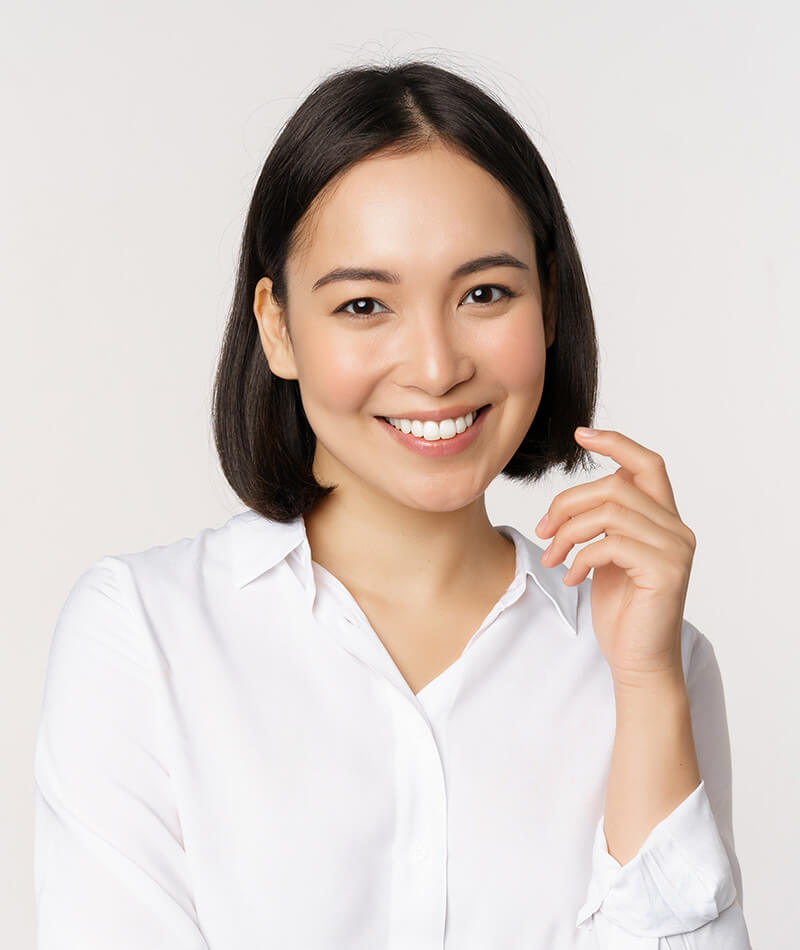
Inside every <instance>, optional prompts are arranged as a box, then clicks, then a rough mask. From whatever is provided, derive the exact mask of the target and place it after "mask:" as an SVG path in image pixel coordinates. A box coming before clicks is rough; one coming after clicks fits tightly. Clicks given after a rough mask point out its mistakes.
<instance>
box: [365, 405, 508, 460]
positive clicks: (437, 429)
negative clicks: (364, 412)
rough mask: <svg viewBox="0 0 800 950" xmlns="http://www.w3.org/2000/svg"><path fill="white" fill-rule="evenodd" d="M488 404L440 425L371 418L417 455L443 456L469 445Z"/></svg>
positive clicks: (442, 421)
mask: <svg viewBox="0 0 800 950" xmlns="http://www.w3.org/2000/svg"><path fill="white" fill-rule="evenodd" d="M490 409H491V405H486V406H481V407H480V409H477V410H475V412H468V413H467V414H466V416H458V417H457V418H455V419H442V420H441V422H433V421H432V420H430V419H429V420H426V421H425V422H422V421H421V420H419V419H387V418H385V417H383V416H376V417H375V418H376V419H377V421H378V422H379V423H380V424H381V426H382V427H383V428H384V429H385V430H386V431H387V433H388V434H389V435H390V436H392V437H394V438H395V439H396V440H397V441H398V442H399V443H400V444H401V445H404V446H405V447H406V448H409V449H411V450H412V451H415V452H417V453H419V454H421V455H428V456H436V457H439V456H445V455H453V454H455V453H456V452H461V451H462V450H463V449H465V448H467V447H468V446H469V445H471V444H472V443H473V442H474V441H475V439H476V438H477V436H478V434H479V432H480V430H481V429H482V428H483V423H484V420H485V417H486V416H487V415H488V414H489V411H490Z"/></svg>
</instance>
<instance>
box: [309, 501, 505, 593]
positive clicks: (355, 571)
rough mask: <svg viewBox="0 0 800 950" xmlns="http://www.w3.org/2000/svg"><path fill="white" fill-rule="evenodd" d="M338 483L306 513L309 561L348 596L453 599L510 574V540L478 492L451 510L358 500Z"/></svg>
mask: <svg viewBox="0 0 800 950" xmlns="http://www.w3.org/2000/svg"><path fill="white" fill-rule="evenodd" d="M343 487H344V486H342V485H340V487H339V488H337V489H336V490H335V491H334V492H333V493H332V494H331V495H329V496H328V497H327V498H323V499H322V500H321V501H320V502H319V503H318V504H317V505H315V506H314V508H313V509H312V510H311V511H310V512H308V513H307V514H306V515H305V518H304V520H305V525H306V534H307V537H308V541H309V546H310V548H311V557H312V559H313V560H314V561H316V562H317V563H318V564H320V565H321V566H322V567H324V568H326V569H327V570H329V571H330V572H331V573H332V574H334V575H335V576H336V577H337V578H339V580H341V581H342V583H343V584H344V585H345V586H346V587H347V588H348V589H350V590H351V591H354V592H359V593H363V594H364V595H365V596H369V597H372V598H377V599H381V600H384V601H385V600H398V601H400V602H405V603H410V604H425V603H439V602H441V601H442V600H447V601H449V600H452V599H453V598H457V597H460V596H462V595H467V596H468V595H469V593H470V592H471V591H474V590H475V589H479V588H481V587H484V586H485V585H486V581H487V573H489V572H494V573H496V572H497V570H498V565H502V568H503V569H504V570H505V571H506V573H507V571H508V565H509V563H511V564H513V558H514V555H513V547H514V546H513V542H511V541H510V540H509V539H507V538H505V537H504V536H503V535H501V534H500V533H499V532H498V531H497V530H496V528H495V527H494V526H493V525H492V524H491V523H490V521H489V518H488V516H487V514H486V507H485V503H484V496H483V494H481V495H480V496H479V497H478V498H476V499H475V500H474V501H473V502H471V503H470V504H469V505H466V506H465V507H464V508H460V509H457V510H455V511H445V512H442V511H423V510H420V509H417V508H408V507H406V506H404V505H399V504H396V505H395V504H391V503H389V504H387V503H386V500H385V499H382V500H381V499H373V500H370V499H367V500H366V501H365V500H364V499H363V498H361V497H359V498H358V499H357V500H356V499H354V498H352V497H351V496H348V494H347V493H346V492H342V488H343Z"/></svg>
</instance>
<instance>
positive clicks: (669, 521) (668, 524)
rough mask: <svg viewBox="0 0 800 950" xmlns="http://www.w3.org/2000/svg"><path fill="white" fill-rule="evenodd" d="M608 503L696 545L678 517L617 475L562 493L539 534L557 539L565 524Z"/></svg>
mask: <svg viewBox="0 0 800 950" xmlns="http://www.w3.org/2000/svg"><path fill="white" fill-rule="evenodd" d="M606 502H616V503H617V504H618V505H620V506H621V507H624V508H629V509H631V510H633V511H638V512H640V513H641V514H642V515H645V516H646V517H647V518H649V519H650V521H652V522H654V523H655V524H657V525H660V526H661V527H662V528H663V529H664V530H666V531H670V532H671V533H673V534H675V535H677V536H678V537H679V538H681V539H683V540H684V541H686V542H688V543H690V544H694V541H695V538H694V533H693V532H692V530H691V529H690V528H689V527H688V526H687V525H685V524H684V523H683V522H682V521H681V520H680V518H679V517H678V515H677V514H676V513H674V512H673V511H671V510H668V509H666V508H664V507H663V506H662V505H660V504H659V503H658V502H656V501H654V500H653V499H652V498H651V497H650V496H649V495H648V494H646V493H645V492H644V491H643V490H642V489H641V488H639V487H638V486H637V485H635V484H634V483H633V482H629V481H626V480H624V479H622V478H620V477H619V475H618V472H614V473H613V474H611V475H605V476H603V478H597V479H595V480H594V481H591V482H585V483H584V484H582V485H573V486H572V487H571V488H567V489H565V490H564V491H562V492H559V494H558V495H556V496H555V498H554V499H553V501H552V502H551V503H550V507H549V508H548V510H547V512H546V513H545V517H546V518H547V522H546V524H545V525H544V526H542V522H539V524H538V525H537V526H536V529H535V530H536V534H538V535H539V537H542V538H546V537H549V536H550V535H555V533H556V532H557V531H558V529H559V528H560V527H561V525H562V524H564V522H566V521H568V520H569V519H571V518H575V517H576V516H577V515H579V514H581V513H582V512H584V511H587V510H589V509H591V508H597V507H600V506H602V505H603V504H605V503H606Z"/></svg>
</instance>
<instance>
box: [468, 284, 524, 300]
mask: <svg viewBox="0 0 800 950" xmlns="http://www.w3.org/2000/svg"><path fill="white" fill-rule="evenodd" d="M487 289H488V290H499V291H500V296H499V297H498V298H497V299H496V300H479V301H478V303H480V304H489V303H497V302H498V301H500V300H505V299H510V298H511V297H516V296H517V295H516V294H515V293H514V292H513V291H511V290H509V289H508V287H504V286H503V285H502V284H480V285H479V286H477V287H473V288H472V290H470V292H469V294H467V297H469V295H470V294H474V293H475V291H476V290H480V291H481V292H485V291H486V290H487Z"/></svg>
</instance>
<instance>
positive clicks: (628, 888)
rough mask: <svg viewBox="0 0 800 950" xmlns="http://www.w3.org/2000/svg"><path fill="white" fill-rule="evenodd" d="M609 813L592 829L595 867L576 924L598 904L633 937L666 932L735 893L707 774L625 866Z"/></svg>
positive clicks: (714, 911) (702, 918) (715, 911)
mask: <svg viewBox="0 0 800 950" xmlns="http://www.w3.org/2000/svg"><path fill="white" fill-rule="evenodd" d="M604 820H605V816H602V817H601V818H600V820H599V821H598V823H597V828H596V831H595V836H594V844H593V848H592V874H591V878H590V881H589V888H588V894H587V899H586V902H585V904H584V905H583V907H581V909H580V911H579V912H578V917H577V926H578V927H581V926H582V925H585V924H587V922H590V921H591V918H592V915H593V914H595V913H597V912H598V911H599V912H600V913H601V914H602V915H603V916H604V917H605V918H606V919H607V920H608V921H610V922H611V923H613V924H615V925H616V926H617V927H620V928H621V929H622V930H624V931H627V932H628V933H630V934H633V935H635V936H640V937H668V936H672V935H673V934H680V933H687V932H688V931H691V930H696V929H697V928H698V927H702V926H703V925H704V924H707V923H709V922H710V921H712V920H714V919H715V918H716V917H718V916H719V915H720V914H721V913H722V911H723V910H725V908H726V907H728V906H729V905H730V904H732V903H733V902H734V900H735V899H736V886H735V884H734V881H733V874H732V872H731V866H730V862H729V860H728V854H727V852H726V850H725V846H724V844H723V842H722V839H721V837H720V834H719V830H718V828H717V824H716V821H715V819H714V815H713V812H712V811H711V803H710V802H709V800H708V795H707V794H706V789H705V782H704V781H701V782H700V784H699V785H698V786H697V788H696V789H695V790H694V791H693V792H692V793H691V794H690V795H689V796H687V798H685V799H684V800H683V801H682V802H681V803H680V805H678V806H677V808H675V810H674V811H672V812H671V813H670V814H669V815H667V817H666V818H664V819H663V820H662V821H660V822H659V823H658V824H657V825H656V826H655V828H653V830H652V831H651V832H650V834H649V835H648V837H647V838H646V839H645V841H644V842H643V844H642V846H641V847H640V848H639V850H638V852H637V853H636V855H635V856H634V857H633V858H631V860H630V861H629V862H628V863H627V864H625V865H621V864H620V863H619V862H618V861H617V860H616V858H614V857H612V855H611V854H609V852H608V842H607V841H606V837H605V831H604V828H603V824H604ZM589 926H591V923H589Z"/></svg>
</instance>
